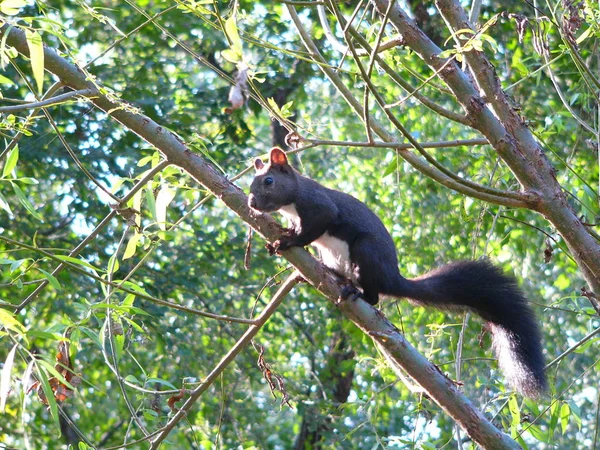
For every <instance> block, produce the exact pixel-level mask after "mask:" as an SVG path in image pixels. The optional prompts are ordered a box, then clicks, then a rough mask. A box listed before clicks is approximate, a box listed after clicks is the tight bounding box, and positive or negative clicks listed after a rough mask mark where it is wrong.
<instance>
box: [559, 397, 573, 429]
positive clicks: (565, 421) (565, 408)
mask: <svg viewBox="0 0 600 450" xmlns="http://www.w3.org/2000/svg"><path fill="white" fill-rule="evenodd" d="M559 415H560V427H561V429H562V434H565V433H566V432H567V427H568V426H569V417H570V416H571V408H570V407H569V404H568V403H563V404H562V406H561V407H560V414H559Z"/></svg>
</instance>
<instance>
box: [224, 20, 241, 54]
mask: <svg viewBox="0 0 600 450" xmlns="http://www.w3.org/2000/svg"><path fill="white" fill-rule="evenodd" d="M225 33H227V37H228V38H229V40H230V41H231V48H232V49H233V50H235V51H237V52H238V53H240V54H241V53H242V40H241V39H240V34H239V32H238V27H237V24H236V22H235V15H232V16H231V17H229V19H227V20H226V21H225Z"/></svg>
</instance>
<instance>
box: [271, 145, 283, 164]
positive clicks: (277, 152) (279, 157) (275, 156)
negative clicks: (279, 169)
mask: <svg viewBox="0 0 600 450" xmlns="http://www.w3.org/2000/svg"><path fill="white" fill-rule="evenodd" d="M269 159H270V160H271V164H275V165H278V166H283V165H286V164H287V163H288V159H287V156H285V152H284V151H283V150H281V149H280V148H279V147H273V148H272V149H271V153H270V154H269Z"/></svg>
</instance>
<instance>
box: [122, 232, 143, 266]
mask: <svg viewBox="0 0 600 450" xmlns="http://www.w3.org/2000/svg"><path fill="white" fill-rule="evenodd" d="M141 237H142V235H141V234H139V233H137V232H136V233H134V234H133V236H131V237H130V238H129V242H127V247H126V248H125V253H123V260H126V259H129V258H131V257H132V256H133V255H135V249H136V248H137V244H138V242H139V241H140V239H141Z"/></svg>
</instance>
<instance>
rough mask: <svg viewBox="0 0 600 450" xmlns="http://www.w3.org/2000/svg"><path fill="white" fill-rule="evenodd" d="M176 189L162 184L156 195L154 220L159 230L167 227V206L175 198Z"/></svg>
mask: <svg viewBox="0 0 600 450" xmlns="http://www.w3.org/2000/svg"><path fill="white" fill-rule="evenodd" d="M176 192H177V191H176V190H175V189H173V188H171V187H169V186H167V185H164V186H163V187H162V188H161V189H160V191H159V192H158V194H157V195H156V221H157V222H158V226H159V227H160V229H161V230H166V229H167V206H169V203H171V201H173V199H174V198H175V194H176Z"/></svg>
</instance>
